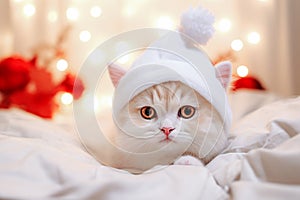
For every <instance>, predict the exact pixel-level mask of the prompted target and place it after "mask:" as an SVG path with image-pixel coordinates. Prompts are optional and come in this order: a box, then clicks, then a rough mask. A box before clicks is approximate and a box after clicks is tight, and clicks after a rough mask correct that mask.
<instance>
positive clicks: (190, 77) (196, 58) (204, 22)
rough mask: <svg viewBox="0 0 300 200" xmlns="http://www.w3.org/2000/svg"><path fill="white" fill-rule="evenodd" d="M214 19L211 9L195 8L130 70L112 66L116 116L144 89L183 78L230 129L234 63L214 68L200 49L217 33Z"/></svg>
mask: <svg viewBox="0 0 300 200" xmlns="http://www.w3.org/2000/svg"><path fill="white" fill-rule="evenodd" d="M213 22H214V17H213V16H212V15H211V14H210V12H208V11H207V10H205V9H203V8H201V7H198V8H196V9H192V8H191V9H190V10H188V11H187V12H185V13H184V14H183V15H182V17H181V26H180V28H179V31H169V32H168V33H167V34H166V35H165V36H163V37H162V38H160V39H159V40H158V41H155V42H154V43H153V44H152V45H150V46H149V47H148V48H147V50H145V52H144V53H143V55H142V56H140V57H139V58H138V59H137V60H136V61H135V62H134V63H133V65H132V67H131V68H130V69H129V70H128V71H127V72H125V71H124V70H123V71H122V69H120V68H119V67H118V66H116V65H115V64H112V65H110V75H111V78H112V81H113V83H114V85H115V86H116V88H115V96H114V102H113V114H114V116H116V115H117V114H118V113H119V111H120V110H121V109H122V108H123V107H124V106H125V105H126V104H127V103H128V102H129V101H130V100H131V99H132V98H133V97H134V96H136V95H137V94H139V93H140V92H142V91H143V90H145V89H147V88H149V87H151V86H153V85H156V84H160V83H163V82H167V81H180V82H182V83H184V84H186V85H188V86H190V87H191V88H193V89H194V90H195V91H197V92H198V93H199V94H200V95H201V96H203V97H204V98H205V99H206V100H207V101H209V102H210V103H211V104H212V105H213V106H214V108H215V109H216V110H217V111H218V113H219V114H220V116H221V118H222V119H223V122H224V129H225V132H227V131H228V130H229V127H230V124H231V111H230V106H229V103H228V100H227V96H226V91H225V89H224V88H226V87H227V86H228V83H229V81H230V77H231V64H230V62H222V63H219V64H217V65H216V66H215V67H214V66H213V65H212V63H211V61H210V59H209V57H208V56H207V55H206V54H205V53H204V51H203V50H202V49H200V48H199V44H206V43H207V41H208V39H209V38H210V37H211V36H212V34H213V33H214V28H213V25H212V24H213ZM114 71H118V73H116V72H114Z"/></svg>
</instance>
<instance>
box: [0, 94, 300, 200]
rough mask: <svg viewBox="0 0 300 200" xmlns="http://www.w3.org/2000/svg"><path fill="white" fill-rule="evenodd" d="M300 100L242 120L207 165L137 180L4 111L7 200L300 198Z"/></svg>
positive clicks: (72, 139) (57, 133)
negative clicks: (223, 148) (226, 143)
mask: <svg viewBox="0 0 300 200" xmlns="http://www.w3.org/2000/svg"><path fill="white" fill-rule="evenodd" d="M298 133H300V98H294V99H289V100H282V101H279V102H275V103H273V104H269V105H267V106H264V107H263V108H261V109H259V110H257V111H255V112H252V113H251V114H248V115H246V116H245V117H243V118H241V119H239V120H238V121H237V122H236V123H235V125H234V127H233V128H232V136H231V139H230V140H231V143H230V145H229V146H228V148H227V149H226V150H225V151H224V153H223V154H221V155H219V156H217V157H216V158H215V159H214V160H213V161H211V162H210V163H209V164H208V165H207V166H205V167H200V166H179V165H172V166H166V167H164V168H163V169H160V170H155V169H153V170H150V172H147V173H145V174H142V175H132V174H129V173H127V172H125V171H122V170H116V169H113V168H110V167H106V166H103V165H101V164H100V163H98V162H97V161H96V160H95V159H94V158H93V157H92V156H91V155H89V154H88V153H87V152H86V151H85V150H84V148H83V146H82V145H81V143H80V141H79V140H78V138H77V135H76V134H75V133H74V132H73V131H70V130H68V131H67V129H65V128H62V127H61V126H59V125H58V124H57V123H54V122H51V121H45V120H42V119H39V118H38V117H35V116H32V115H30V114H28V113H25V112H22V111H19V110H0V188H1V189H0V199H16V198H17V199H32V198H34V199H46V198H47V199H49V198H54V199H56V198H57V199H74V198H76V199H105V200H106V199H108V200H110V199H130V200H135V199H208V200H211V199H212V200H213V199H242V200H245V199H246V200H247V199H251V200H253V199H299V197H300V135H299V134H298Z"/></svg>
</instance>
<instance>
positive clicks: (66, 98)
mask: <svg viewBox="0 0 300 200" xmlns="http://www.w3.org/2000/svg"><path fill="white" fill-rule="evenodd" d="M60 101H61V103H62V104H64V105H70V104H71V103H72V102H73V95H72V94H70V93H68V92H65V93H63V94H62V95H61V97H60Z"/></svg>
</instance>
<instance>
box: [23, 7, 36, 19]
mask: <svg viewBox="0 0 300 200" xmlns="http://www.w3.org/2000/svg"><path fill="white" fill-rule="evenodd" d="M23 13H24V15H25V16H27V17H31V16H33V15H34V14H35V7H34V5H33V4H26V5H25V6H24V7H23Z"/></svg>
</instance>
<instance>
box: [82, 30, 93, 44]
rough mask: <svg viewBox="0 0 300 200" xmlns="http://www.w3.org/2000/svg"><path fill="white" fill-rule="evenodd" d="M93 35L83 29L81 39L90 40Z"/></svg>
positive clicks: (83, 40)
mask: <svg viewBox="0 0 300 200" xmlns="http://www.w3.org/2000/svg"><path fill="white" fill-rule="evenodd" d="M91 37H92V35H91V33H90V32H89V31H81V32H80V34H79V39H80V40H81V41H82V42H88V41H89V40H90V39H91Z"/></svg>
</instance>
